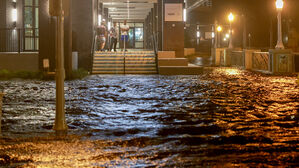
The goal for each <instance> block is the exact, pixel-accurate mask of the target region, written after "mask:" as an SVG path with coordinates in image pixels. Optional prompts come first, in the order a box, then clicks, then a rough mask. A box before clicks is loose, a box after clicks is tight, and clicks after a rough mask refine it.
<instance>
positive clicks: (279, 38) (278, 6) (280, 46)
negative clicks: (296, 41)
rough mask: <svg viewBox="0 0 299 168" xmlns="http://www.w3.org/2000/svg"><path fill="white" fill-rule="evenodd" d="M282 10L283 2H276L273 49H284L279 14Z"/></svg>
mask: <svg viewBox="0 0 299 168" xmlns="http://www.w3.org/2000/svg"><path fill="white" fill-rule="evenodd" d="M282 8H283V0H276V9H277V13H278V14H277V20H278V22H277V26H278V27H277V33H278V36H277V44H276V47H275V49H284V46H283V42H282V30H281V12H282Z"/></svg>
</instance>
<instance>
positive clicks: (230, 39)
mask: <svg viewBox="0 0 299 168" xmlns="http://www.w3.org/2000/svg"><path fill="white" fill-rule="evenodd" d="M234 19H235V16H234V15H233V14H232V13H230V14H229V15H228V21H229V30H230V31H229V33H230V38H229V45H228V48H230V49H231V48H234V46H233V38H232V37H233V31H232V22H233V21H234Z"/></svg>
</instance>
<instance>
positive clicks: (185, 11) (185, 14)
mask: <svg viewBox="0 0 299 168" xmlns="http://www.w3.org/2000/svg"><path fill="white" fill-rule="evenodd" d="M183 16H184V22H186V21H187V10H186V9H184V15H183Z"/></svg>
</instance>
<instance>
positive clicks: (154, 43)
mask: <svg viewBox="0 0 299 168" xmlns="http://www.w3.org/2000/svg"><path fill="white" fill-rule="evenodd" d="M157 36H158V33H153V34H152V42H153V50H154V54H155V62H156V70H157V73H158V74H159V65H158V64H159V60H158V41H157Z"/></svg>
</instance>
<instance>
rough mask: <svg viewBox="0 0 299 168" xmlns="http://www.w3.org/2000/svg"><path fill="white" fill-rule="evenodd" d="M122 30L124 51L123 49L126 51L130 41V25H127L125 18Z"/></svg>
mask: <svg viewBox="0 0 299 168" xmlns="http://www.w3.org/2000/svg"><path fill="white" fill-rule="evenodd" d="M120 30H121V41H122V46H121V48H122V51H123V49H125V51H127V49H126V48H127V47H128V41H129V36H128V35H129V30H130V27H129V25H127V20H124V24H123V25H121V26H120Z"/></svg>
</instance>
